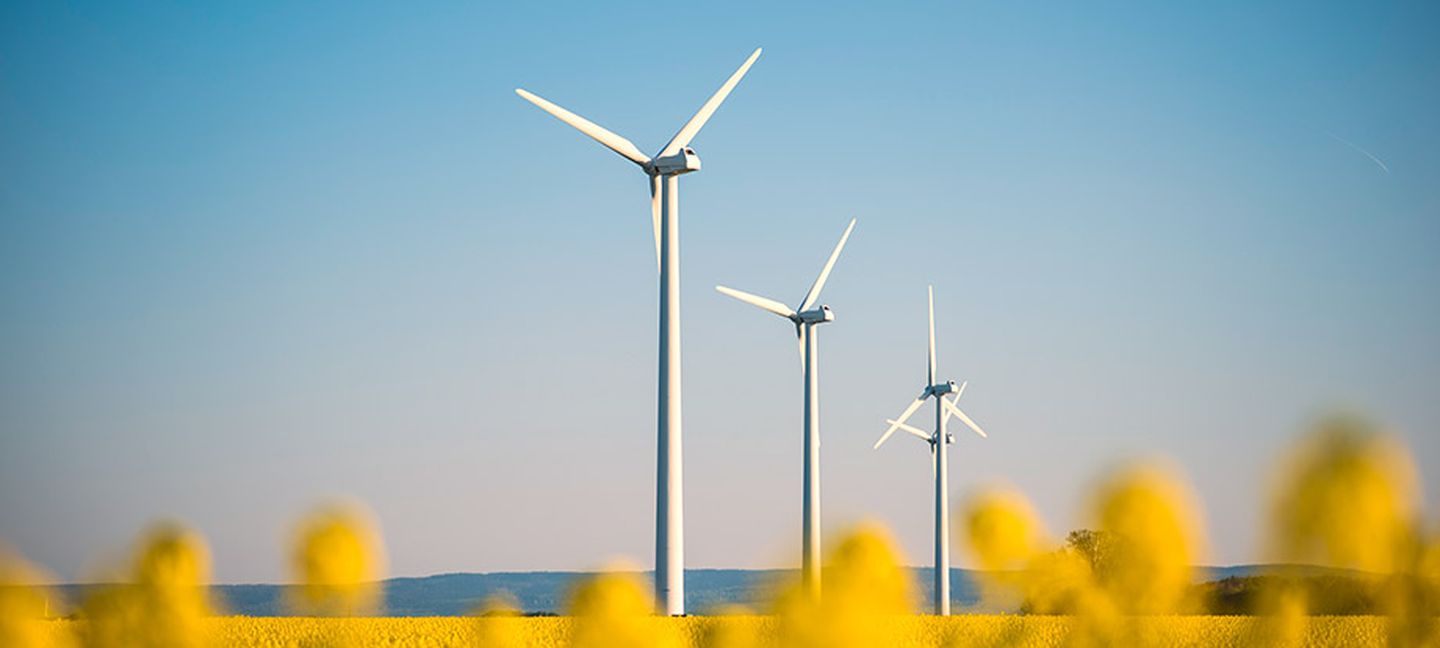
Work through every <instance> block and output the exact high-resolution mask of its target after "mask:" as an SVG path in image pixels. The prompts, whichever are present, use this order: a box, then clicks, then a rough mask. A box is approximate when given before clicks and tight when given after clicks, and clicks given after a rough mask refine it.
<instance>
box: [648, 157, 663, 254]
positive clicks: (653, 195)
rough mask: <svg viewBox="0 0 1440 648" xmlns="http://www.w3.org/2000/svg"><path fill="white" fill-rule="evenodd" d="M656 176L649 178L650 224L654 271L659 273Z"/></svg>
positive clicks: (658, 179) (658, 178) (657, 185)
mask: <svg viewBox="0 0 1440 648" xmlns="http://www.w3.org/2000/svg"><path fill="white" fill-rule="evenodd" d="M661 180H662V179H661V178H660V176H658V175H652V176H650V224H651V225H653V226H654V228H655V271H656V272H659V271H660V182H661Z"/></svg>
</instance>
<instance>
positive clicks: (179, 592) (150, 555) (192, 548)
mask: <svg viewBox="0 0 1440 648" xmlns="http://www.w3.org/2000/svg"><path fill="white" fill-rule="evenodd" d="M209 581H210V550H209V548H208V547H207V546H206V545H205V540H204V538H202V537H200V535H199V534H197V533H195V532H193V531H190V530H188V529H186V528H185V527H182V526H180V525H178V524H173V523H163V524H159V525H156V526H155V527H153V528H151V529H150V531H148V532H146V534H145V535H144V536H143V537H142V539H141V541H140V543H139V546H138V548H137V550H136V552H135V557H134V559H133V560H132V565H131V567H130V574H129V578H128V579H123V580H122V582H120V583H116V584H112V585H109V586H106V587H102V588H100V589H99V590H97V591H95V592H93V593H92V594H91V595H90V596H89V597H88V598H87V600H86V602H85V606H84V610H83V612H84V615H85V617H86V618H87V620H88V622H89V623H88V625H87V627H86V632H85V633H84V635H83V638H84V643H85V645H87V646H91V647H94V648H151V647H153V648H194V647H198V646H205V645H208V644H209V643H210V634H209V632H208V631H207V628H206V625H205V624H206V622H207V619H208V617H210V616H211V615H212V614H213V613H214V609H213V607H212V605H211V603H210V598H209V593H208V590H207V587H208V584H209Z"/></svg>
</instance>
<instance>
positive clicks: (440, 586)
mask: <svg viewBox="0 0 1440 648" xmlns="http://www.w3.org/2000/svg"><path fill="white" fill-rule="evenodd" d="M1263 569H1265V566H1263V565H1237V566H1233V567H1202V568H1200V573H1199V575H1198V580H1199V581H1202V582H1208V581H1218V580H1220V579H1223V578H1229V577H1246V576H1253V575H1256V574H1258V573H1260V572H1261V571H1262V570H1263ZM910 571H911V573H912V574H913V575H914V578H915V591H916V592H917V594H919V595H920V596H921V597H922V608H921V609H929V607H930V593H931V591H930V590H931V574H933V573H934V570H933V569H930V568H924V567H916V568H911V569H910ZM588 575H590V573H589V572H496V573H489V574H438V575H435V576H424V577H419V578H392V579H389V580H386V581H385V582H384V588H385V602H386V610H385V612H386V614H387V615H389V616H454V615H463V614H470V613H472V612H474V611H475V610H476V608H478V607H479V606H480V605H482V604H483V603H484V602H485V600H486V599H487V598H489V597H490V596H492V595H495V594H500V593H507V594H509V595H510V596H511V597H513V598H514V600H516V601H518V602H519V604H520V607H521V609H523V610H524V611H525V612H527V613H532V614H536V613H553V612H558V611H559V610H561V609H562V608H563V607H564V603H565V595H566V593H567V592H568V591H569V590H570V587H571V586H572V585H573V584H574V583H575V582H576V580H577V579H580V578H583V577H585V576H588ZM794 575H795V572H794V571H793V570H778V569H760V570H756V569H689V570H686V571H685V609H687V610H690V611H693V612H695V613H700V614H703V613H706V612H713V611H716V610H719V609H721V608H723V607H725V606H727V605H751V606H753V605H756V604H757V602H758V603H759V604H760V605H762V606H763V605H764V602H766V601H768V600H770V599H771V598H772V597H773V593H774V591H775V590H776V588H777V587H778V586H779V585H780V584H783V583H785V582H787V581H788V580H790V579H793V577H794ZM976 576H977V575H976V572H973V571H971V570H967V569H955V570H951V580H950V583H951V585H950V588H951V596H952V601H953V603H954V604H955V605H956V606H957V607H964V606H973V605H975V604H976V603H978V602H979V598H980V597H979V591H978V588H977V586H976ZM641 577H642V578H644V579H645V580H646V581H647V582H648V581H649V579H650V578H651V574H650V573H649V572H647V573H644V574H641ZM88 587H93V586H90V585H64V586H61V587H59V588H58V589H59V590H60V592H61V594H62V596H64V598H65V599H66V600H67V601H70V602H75V601H79V600H81V599H82V598H83V595H84V591H85V589H86V588H88ZM286 588H287V586H285V585H216V586H215V587H214V593H215V596H216V597H217V598H218V599H219V600H220V601H221V603H222V604H223V605H224V609H225V610H226V611H227V612H228V613H230V614H240V615H245V616H281V615H284V614H286V613H287V610H286V608H285V590H286Z"/></svg>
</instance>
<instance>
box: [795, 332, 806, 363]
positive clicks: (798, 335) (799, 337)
mask: <svg viewBox="0 0 1440 648" xmlns="http://www.w3.org/2000/svg"><path fill="white" fill-rule="evenodd" d="M795 342H796V344H797V345H798V346H799V349H800V373H805V328H804V327H802V326H800V323H799V322H796V323H795Z"/></svg>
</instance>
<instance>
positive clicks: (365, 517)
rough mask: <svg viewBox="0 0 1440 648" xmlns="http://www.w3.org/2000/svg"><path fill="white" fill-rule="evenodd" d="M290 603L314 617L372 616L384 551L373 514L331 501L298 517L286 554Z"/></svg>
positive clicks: (379, 594)
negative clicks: (290, 582) (290, 580)
mask: <svg viewBox="0 0 1440 648" xmlns="http://www.w3.org/2000/svg"><path fill="white" fill-rule="evenodd" d="M290 560H291V570H292V573H293V578H294V580H295V587H294V588H293V590H294V594H293V596H292V600H291V606H292V607H293V608H294V609H295V610H296V611H297V612H300V613H302V614H309V615H315V616H363V615H369V614H376V613H378V612H379V610H380V607H381V605H382V604H383V601H382V595H383V593H382V592H381V590H380V582H379V581H380V578H381V574H382V572H383V569H384V565H383V562H384V551H383V549H382V547H381V542H380V534H379V532H378V531H377V528H376V525H375V523H374V522H373V517H372V516H371V515H370V514H369V513H368V512H367V511H366V510H365V509H364V508H362V507H360V506H359V505H355V504H344V505H331V506H326V507H322V508H320V509H317V510H315V511H313V512H311V513H310V514H309V515H308V516H306V517H305V519H304V520H302V521H301V523H300V527H299V529H298V531H297V532H296V534H295V540H294V546H293V549H292V553H291V558H290Z"/></svg>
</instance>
